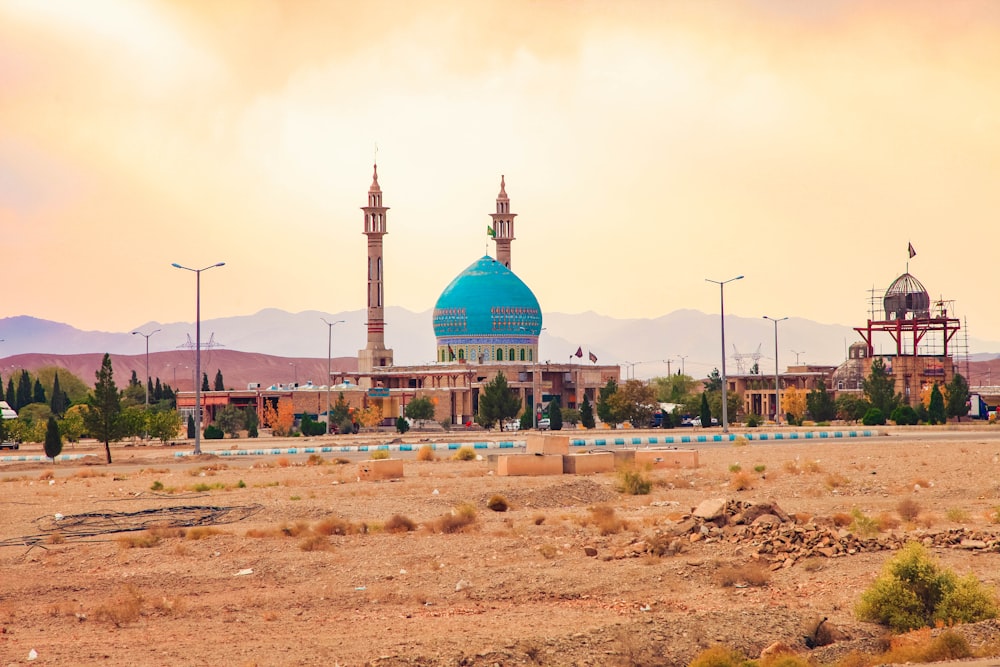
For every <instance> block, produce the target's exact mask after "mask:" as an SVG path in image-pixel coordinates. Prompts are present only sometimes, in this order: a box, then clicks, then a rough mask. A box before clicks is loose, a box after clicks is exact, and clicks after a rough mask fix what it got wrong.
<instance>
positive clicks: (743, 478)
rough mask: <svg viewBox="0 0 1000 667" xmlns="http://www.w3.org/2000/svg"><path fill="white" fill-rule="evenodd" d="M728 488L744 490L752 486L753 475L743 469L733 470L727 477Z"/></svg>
mask: <svg viewBox="0 0 1000 667" xmlns="http://www.w3.org/2000/svg"><path fill="white" fill-rule="evenodd" d="M729 488H730V489H732V490H733V491H745V490H747V489H752V488H753V477H751V476H750V473H748V472H746V471H745V470H741V471H738V472H734V473H733V476H732V477H730V478H729Z"/></svg>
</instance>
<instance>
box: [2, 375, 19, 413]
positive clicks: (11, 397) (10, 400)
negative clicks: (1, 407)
mask: <svg viewBox="0 0 1000 667" xmlns="http://www.w3.org/2000/svg"><path fill="white" fill-rule="evenodd" d="M5 400H6V401H7V405H9V406H10V407H12V408H13V409H15V410H17V392H16V391H15V390H14V377H13V376H11V377H9V378H7V398H6V399H5Z"/></svg>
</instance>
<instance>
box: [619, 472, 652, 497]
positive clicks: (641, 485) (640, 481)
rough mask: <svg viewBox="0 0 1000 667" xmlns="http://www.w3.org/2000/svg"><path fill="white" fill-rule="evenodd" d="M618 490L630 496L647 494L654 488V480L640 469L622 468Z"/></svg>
mask: <svg viewBox="0 0 1000 667" xmlns="http://www.w3.org/2000/svg"><path fill="white" fill-rule="evenodd" d="M617 488H618V491H619V493H627V494H629V495H630V496H645V495H647V494H648V493H649V491H650V489H652V488H653V482H652V480H650V479H649V477H647V476H646V475H645V474H644V473H643V472H642V471H640V470H627V469H624V468H623V469H622V470H619V471H618V487H617Z"/></svg>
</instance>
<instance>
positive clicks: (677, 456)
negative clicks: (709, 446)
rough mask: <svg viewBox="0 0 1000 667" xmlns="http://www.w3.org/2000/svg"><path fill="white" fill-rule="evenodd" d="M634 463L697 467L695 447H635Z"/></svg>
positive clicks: (666, 466) (667, 466) (661, 466)
mask: <svg viewBox="0 0 1000 667" xmlns="http://www.w3.org/2000/svg"><path fill="white" fill-rule="evenodd" d="M635 465H636V466H639V467H641V468H697V467H698V451H697V450H695V449H637V450H635Z"/></svg>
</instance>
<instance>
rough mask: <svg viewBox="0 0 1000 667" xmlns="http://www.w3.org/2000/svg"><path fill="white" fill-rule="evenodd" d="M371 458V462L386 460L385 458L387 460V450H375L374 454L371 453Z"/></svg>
mask: <svg viewBox="0 0 1000 667" xmlns="http://www.w3.org/2000/svg"><path fill="white" fill-rule="evenodd" d="M371 458H372V460H373V461H379V460H381V459H387V458H389V450H388V449H376V450H375V451H374V452H372V457H371Z"/></svg>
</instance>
